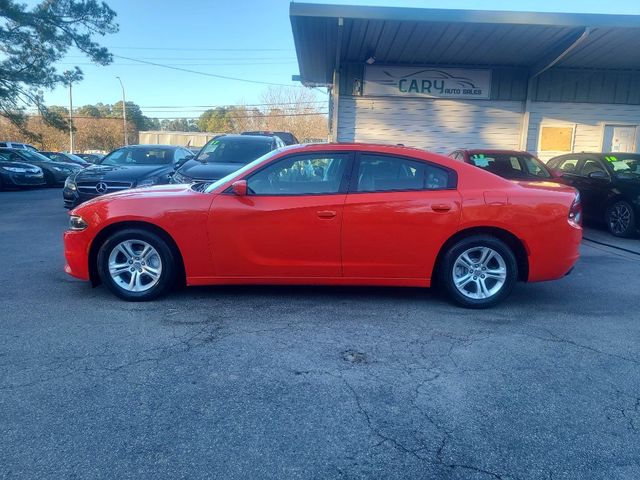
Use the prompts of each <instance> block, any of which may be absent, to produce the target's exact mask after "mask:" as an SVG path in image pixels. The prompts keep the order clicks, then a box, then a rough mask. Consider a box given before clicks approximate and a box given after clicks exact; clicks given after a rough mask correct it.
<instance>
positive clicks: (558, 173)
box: [551, 168, 564, 178]
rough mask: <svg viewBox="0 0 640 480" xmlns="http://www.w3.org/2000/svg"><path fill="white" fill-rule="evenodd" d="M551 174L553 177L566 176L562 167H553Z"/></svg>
mask: <svg viewBox="0 0 640 480" xmlns="http://www.w3.org/2000/svg"><path fill="white" fill-rule="evenodd" d="M551 176H552V177H553V178H562V177H563V176H564V172H563V171H562V170H560V169H557V168H552V169H551Z"/></svg>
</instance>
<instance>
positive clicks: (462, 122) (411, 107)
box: [338, 96, 523, 154]
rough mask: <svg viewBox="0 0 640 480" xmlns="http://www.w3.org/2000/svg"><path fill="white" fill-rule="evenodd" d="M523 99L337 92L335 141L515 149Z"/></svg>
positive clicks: (441, 150) (445, 150)
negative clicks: (462, 98)
mask: <svg viewBox="0 0 640 480" xmlns="http://www.w3.org/2000/svg"><path fill="white" fill-rule="evenodd" d="M522 109H523V103H522V102H513V101H489V100H444V99H437V100H435V99H425V98H397V97H351V96H340V102H339V108H338V114H339V120H338V141H340V142H371V143H388V144H397V143H402V144H403V145H406V146H408V147H417V148H424V149H427V150H430V151H433V152H438V153H444V154H446V153H449V152H451V151H452V150H455V149H456V148H506V149H518V147H519V145H520V131H521V128H522Z"/></svg>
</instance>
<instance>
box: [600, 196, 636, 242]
mask: <svg viewBox="0 0 640 480" xmlns="http://www.w3.org/2000/svg"><path fill="white" fill-rule="evenodd" d="M605 216H606V218H605V220H606V222H607V228H608V229H609V232H611V233H612V234H613V235H615V236H616V237H631V236H632V235H633V234H634V233H636V219H635V215H634V213H633V207H632V206H631V205H630V204H629V203H628V202H625V201H624V200H619V201H617V202H615V203H613V204H611V205H609V208H607V213H606V214H605Z"/></svg>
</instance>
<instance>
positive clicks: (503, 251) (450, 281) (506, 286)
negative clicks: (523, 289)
mask: <svg viewBox="0 0 640 480" xmlns="http://www.w3.org/2000/svg"><path fill="white" fill-rule="evenodd" d="M483 247H484V248H488V249H491V250H493V251H494V252H496V253H497V254H498V255H499V257H500V259H501V260H502V262H503V264H504V267H502V266H501V264H499V263H498V262H499V260H498V257H496V256H492V259H491V260H490V261H489V262H488V264H489V268H490V269H491V268H492V267H493V266H494V265H497V266H498V267H499V268H500V269H502V268H504V269H505V272H504V273H505V275H504V277H505V278H504V281H503V283H502V286H501V287H498V283H499V281H497V280H494V279H493V278H492V277H489V276H488V275H487V277H486V278H485V277H484V276H482V279H483V280H480V276H481V275H484V273H483V272H482V271H481V269H482V267H477V268H478V275H477V276H474V275H473V273H474V272H475V271H476V270H475V269H476V266H475V265H471V267H472V270H464V269H461V270H459V269H460V267H459V266H458V267H456V262H457V260H458V258H459V257H461V255H463V254H464V253H466V252H468V251H471V254H475V251H474V249H480V248H483ZM478 253H480V252H478ZM471 258H472V259H475V258H476V257H471ZM494 262H495V263H494ZM476 265H482V264H480V263H478V264H476ZM438 267H439V268H438V273H439V277H440V278H439V280H440V283H441V285H442V286H443V287H444V289H445V290H446V292H447V294H448V295H449V298H450V299H451V300H453V301H454V302H455V303H457V304H458V305H460V306H463V307H466V308H488V307H492V306H494V305H497V304H498V303H500V302H501V301H503V300H504V299H505V298H506V297H507V296H508V295H509V294H510V293H511V291H512V290H513V287H514V286H515V284H516V281H517V280H518V262H517V261H516V257H515V255H514V253H513V251H512V250H511V248H509V246H508V245H507V244H505V243H504V242H503V241H502V240H500V239H498V238H496V237H493V236H490V235H474V236H471V237H467V238H463V239H461V240H459V241H458V242H456V243H455V244H453V245H452V246H451V247H449V248H448V249H447V251H446V252H444V255H443V256H442V260H441V262H440V265H439V266H438ZM456 274H460V275H462V276H464V275H471V277H470V278H469V280H468V282H469V283H471V282H473V284H474V285H469V287H465V288H464V289H465V291H467V289H468V290H473V289H476V291H475V292H474V291H467V294H466V295H465V294H463V293H462V292H461V291H460V290H459V289H458V287H457V286H456V284H455V281H454V275H456ZM476 279H477V280H476ZM479 282H482V285H484V286H485V288H487V285H488V286H489V288H490V289H493V288H494V287H495V288H497V289H496V291H495V292H493V293H492V294H491V295H490V296H488V297H486V298H471V297H470V296H468V295H474V294H475V293H476V292H477V289H478V288H480V286H479V285H480V283H479ZM494 282H495V283H494ZM487 291H489V290H488V289H487Z"/></svg>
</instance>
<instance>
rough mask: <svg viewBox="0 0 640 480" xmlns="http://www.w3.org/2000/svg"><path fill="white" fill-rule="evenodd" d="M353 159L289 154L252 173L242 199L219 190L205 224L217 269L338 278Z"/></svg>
mask: <svg viewBox="0 0 640 480" xmlns="http://www.w3.org/2000/svg"><path fill="white" fill-rule="evenodd" d="M352 157H353V155H352V153H350V152H326V153H322V152H314V153H306V154H292V155H288V156H286V157H283V158H281V159H279V160H277V161H275V162H273V163H270V164H268V165H266V166H265V167H264V168H262V169H260V170H258V171H256V172H252V173H251V174H249V175H248V176H247V177H246V180H247V187H248V194H247V195H246V196H237V195H234V194H233V193H231V192H229V193H223V194H221V195H218V196H217V197H216V198H215V200H214V201H213V204H212V211H211V215H210V217H209V226H208V229H209V237H210V238H211V245H212V255H213V258H214V263H215V266H216V274H217V275H218V276H224V277H251V278H283V279H284V278H287V279H294V278H301V279H302V278H309V277H340V276H341V275H342V268H341V256H340V239H341V228H342V216H343V208H344V201H345V198H346V190H347V182H346V172H349V171H350V167H351V163H352Z"/></svg>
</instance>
